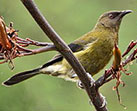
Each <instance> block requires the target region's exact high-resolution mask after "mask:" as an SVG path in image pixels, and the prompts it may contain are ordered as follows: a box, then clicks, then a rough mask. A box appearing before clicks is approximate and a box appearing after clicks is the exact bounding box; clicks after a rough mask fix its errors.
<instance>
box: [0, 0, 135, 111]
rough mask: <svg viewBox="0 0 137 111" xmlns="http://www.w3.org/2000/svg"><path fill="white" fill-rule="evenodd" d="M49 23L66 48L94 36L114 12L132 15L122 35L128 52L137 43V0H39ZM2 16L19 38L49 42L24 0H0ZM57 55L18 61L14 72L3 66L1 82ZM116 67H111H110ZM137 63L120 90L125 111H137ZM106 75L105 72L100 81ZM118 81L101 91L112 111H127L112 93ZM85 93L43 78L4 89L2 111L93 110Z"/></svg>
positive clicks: (1, 88) (122, 46) (0, 100)
mask: <svg viewBox="0 0 137 111" xmlns="http://www.w3.org/2000/svg"><path fill="white" fill-rule="evenodd" d="M35 2H36V3H37V5H38V7H39V8H40V10H41V12H42V13H43V14H44V15H45V16H46V18H47V20H48V21H49V23H50V24H51V25H52V26H53V28H54V29H55V30H56V31H57V33H59V35H60V36H61V37H62V38H63V40H64V41H65V42H67V43H70V42H71V41H73V40H75V39H76V38H78V37H79V36H81V35H83V34H84V33H86V32H88V31H90V30H91V29H92V28H93V26H94V25H95V23H96V21H97V19H98V17H99V16H100V15H101V14H102V13H104V12H106V11H109V10H125V9H130V10H133V11H134V13H132V14H129V15H128V16H126V17H125V18H124V20H123V22H122V24H121V28H120V32H119V36H120V38H119V47H120V49H121V50H122V52H123V51H124V49H125V47H127V45H128V43H129V42H130V41H131V40H135V39H136V38H137V1H136V0H35ZM0 15H1V16H3V17H4V20H5V22H6V24H9V23H10V22H11V21H12V22H13V23H14V28H16V29H18V30H20V31H19V36H20V37H22V38H26V37H29V38H31V39H34V40H38V41H45V42H50V41H49V39H48V38H47V37H46V36H45V35H44V33H43V32H42V31H41V29H40V28H39V27H38V25H37V24H36V23H35V21H34V20H33V19H32V17H31V16H30V14H29V13H28V12H27V10H26V9H25V7H24V6H23V4H22V3H21V2H20V0H0ZM55 53H56V52H46V53H43V54H38V55H34V56H28V57H22V58H17V59H15V60H14V63H15V69H14V70H13V71H11V70H10V69H9V67H8V64H7V63H6V64H1V65H0V69H1V70H0V83H2V82H3V81H4V80H5V79H7V78H8V77H10V76H11V75H12V74H15V73H17V72H21V71H24V70H28V69H32V68H36V67H38V66H40V65H42V64H44V63H45V62H46V61H48V60H49V59H51V58H52V56H53V55H54V54H55ZM111 64H112V62H111V63H110V64H109V65H107V67H105V68H108V67H110V65H111ZM136 66H137V65H136V63H134V65H132V66H130V70H131V71H133V74H132V75H131V76H126V75H124V74H123V76H122V80H124V81H125V83H126V86H125V87H124V88H123V87H122V86H120V94H121V97H122V102H123V104H124V105H126V106H127V110H126V111H137V86H136V84H137V75H136V71H137V69H136ZM103 72H104V71H102V72H100V74H98V75H97V76H95V79H96V78H98V77H99V76H100V75H101V74H102V73H103ZM114 85H115V81H113V82H109V83H108V84H106V85H104V86H103V87H102V88H101V92H102V93H103V95H104V96H105V97H106V100H107V102H108V108H109V109H110V110H111V111H124V108H123V107H122V106H121V105H120V104H119V102H118V100H117V95H116V92H115V91H113V90H112V87H113V86H114ZM88 102H89V98H88V97H87V94H86V93H85V91H83V90H80V89H79V88H77V87H76V84H75V83H72V82H68V81H65V80H63V79H58V78H55V77H49V76H45V75H40V76H37V77H34V78H32V79H29V80H27V81H25V82H23V83H21V84H18V85H15V86H13V87H9V88H8V87H4V86H2V85H0V111H93V110H94V107H93V106H92V105H89V103H88Z"/></svg>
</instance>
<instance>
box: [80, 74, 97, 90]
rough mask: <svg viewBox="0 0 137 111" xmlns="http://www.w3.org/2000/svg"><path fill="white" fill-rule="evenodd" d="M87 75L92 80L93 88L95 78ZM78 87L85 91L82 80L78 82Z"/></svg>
mask: <svg viewBox="0 0 137 111" xmlns="http://www.w3.org/2000/svg"><path fill="white" fill-rule="evenodd" d="M86 74H87V76H88V78H89V79H90V83H91V87H92V86H93V84H94V82H95V80H94V79H93V77H92V76H91V75H90V74H89V73H86ZM77 86H78V87H79V88H81V89H84V86H83V84H82V82H81V81H80V80H78V81H77Z"/></svg>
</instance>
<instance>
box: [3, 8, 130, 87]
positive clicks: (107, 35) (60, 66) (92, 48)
mask: <svg viewBox="0 0 137 111" xmlns="http://www.w3.org/2000/svg"><path fill="white" fill-rule="evenodd" d="M131 12H132V11H131V10H124V11H109V12H106V13H104V14H102V15H101V16H100V17H99V19H98V21H97V23H96V25H95V27H94V28H93V29H92V31H90V32H88V33H87V34H85V35H83V36H82V37H80V38H78V39H77V40H75V41H74V42H72V43H71V44H69V45H68V46H69V47H70V49H71V50H72V51H73V54H74V55H75V56H76V57H77V58H78V60H79V61H80V63H81V64H82V65H83V67H84V68H85V70H86V72H87V73H89V74H91V75H92V76H93V75H95V74H97V73H98V72H99V71H100V70H101V69H103V68H104V66H106V64H107V63H108V62H109V60H110V59H111V57H112V55H113V48H114V46H115V44H118V31H119V26H120V23H121V20H122V18H123V17H124V16H125V15H126V14H128V13H131ZM39 74H47V75H52V76H57V77H60V78H64V79H66V80H72V81H74V82H76V81H78V77H77V76H76V74H75V72H74V70H73V69H72V67H71V66H70V65H69V63H68V62H67V61H66V59H65V58H64V57H63V56H62V55H61V54H59V55H57V56H55V57H54V58H53V59H52V60H50V61H49V62H47V63H46V64H44V65H42V66H41V67H39V68H36V69H33V70H29V71H25V72H21V73H18V74H15V75H14V76H12V77H11V78H9V79H8V80H7V81H5V82H4V83H3V84H4V85H7V86H10V85H13V84H17V83H19V82H22V81H24V80H26V79H28V78H31V77H33V76H36V75H39Z"/></svg>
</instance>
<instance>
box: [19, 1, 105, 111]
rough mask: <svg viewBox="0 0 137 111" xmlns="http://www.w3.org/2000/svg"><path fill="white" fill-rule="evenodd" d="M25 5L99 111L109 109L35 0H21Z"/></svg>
mask: <svg viewBox="0 0 137 111" xmlns="http://www.w3.org/2000/svg"><path fill="white" fill-rule="evenodd" d="M21 1H22V3H23V4H24V5H25V7H26V8H27V9H28V11H29V12H30V14H31V15H32V17H33V18H34V19H35V21H36V22H37V24H38V25H39V26H40V28H41V29H42V30H43V31H44V33H45V34H46V35H47V36H48V37H49V39H50V40H51V41H52V42H53V43H54V45H55V47H56V49H57V50H58V51H59V52H60V53H61V54H62V55H63V56H64V57H65V59H66V60H67V61H68V62H69V64H70V65H71V66H72V68H73V69H74V71H75V72H76V74H77V75H78V77H79V79H80V81H81V82H82V84H83V86H84V88H85V90H86V92H87V94H88V96H89V98H90V100H91V102H92V103H93V105H94V106H95V108H96V110H97V111H107V108H106V104H104V98H103V96H102V95H101V94H100V93H99V92H98V90H96V89H95V87H94V85H92V86H91V81H90V79H89V78H88V76H87V74H86V71H85V70H84V68H83V67H82V65H81V64H80V63H79V61H78V60H77V59H76V58H75V56H74V55H73V53H72V51H71V50H70V48H69V47H68V46H67V44H66V43H65V42H64V41H63V40H62V39H61V37H60V36H59V35H58V34H57V33H56V32H55V31H54V29H53V28H52V27H51V26H50V24H49V23H48V22H47V20H46V19H45V18H44V16H43V15H42V14H41V13H40V11H39V9H38V8H37V6H36V5H35V3H34V1H33V0H21Z"/></svg>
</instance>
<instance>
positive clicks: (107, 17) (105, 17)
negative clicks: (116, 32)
mask: <svg viewBox="0 0 137 111" xmlns="http://www.w3.org/2000/svg"><path fill="white" fill-rule="evenodd" d="M131 12H132V11H131V10H123V11H109V12H106V13H104V14H102V15H101V16H100V18H99V20H98V23H97V26H98V25H99V26H103V27H106V28H116V29H118V28H119V25H120V23H121V20H122V18H123V17H124V16H125V15H126V14H128V13H131Z"/></svg>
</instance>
